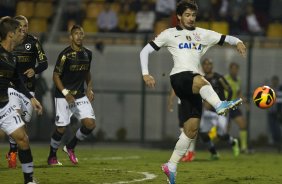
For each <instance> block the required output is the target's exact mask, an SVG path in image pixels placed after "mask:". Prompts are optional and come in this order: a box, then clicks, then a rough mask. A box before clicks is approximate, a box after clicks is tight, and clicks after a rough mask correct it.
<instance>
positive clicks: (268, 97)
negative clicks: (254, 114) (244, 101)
mask: <svg viewBox="0 0 282 184" xmlns="http://www.w3.org/2000/svg"><path fill="white" fill-rule="evenodd" d="M275 100H276V95H275V92H274V90H273V89H272V88H271V87H269V86H261V87H258V88H257V89H256V90H255V91H254V94H253V101H254V103H255V104H256V106H257V107H259V108H261V109H267V108H269V107H271V106H272V105H273V104H274V103H275Z"/></svg>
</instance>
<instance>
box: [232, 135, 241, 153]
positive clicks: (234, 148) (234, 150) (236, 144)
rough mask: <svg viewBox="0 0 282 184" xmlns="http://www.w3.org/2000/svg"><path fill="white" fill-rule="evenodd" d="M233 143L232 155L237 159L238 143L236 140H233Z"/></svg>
mask: <svg viewBox="0 0 282 184" xmlns="http://www.w3.org/2000/svg"><path fill="white" fill-rule="evenodd" d="M233 141H234V145H233V146H232V150H233V155H234V156H235V157H238V156H239V155H240V148H239V142H238V140H237V139H234V140H233Z"/></svg>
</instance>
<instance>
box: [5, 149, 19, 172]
mask: <svg viewBox="0 0 282 184" xmlns="http://www.w3.org/2000/svg"><path fill="white" fill-rule="evenodd" d="M6 159H7V161H8V167H9V168H11V169H15V168H17V152H10V153H7V155H6Z"/></svg>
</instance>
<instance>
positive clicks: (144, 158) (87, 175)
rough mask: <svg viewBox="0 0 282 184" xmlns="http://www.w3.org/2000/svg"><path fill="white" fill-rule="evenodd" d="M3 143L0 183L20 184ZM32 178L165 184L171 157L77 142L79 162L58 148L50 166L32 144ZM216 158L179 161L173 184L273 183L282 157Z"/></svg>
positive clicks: (60, 183)
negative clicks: (166, 164)
mask: <svg viewBox="0 0 282 184" xmlns="http://www.w3.org/2000/svg"><path fill="white" fill-rule="evenodd" d="M7 150H8V147H7V146H6V145H4V146H0V154H1V155H0V183H1V184H18V183H19V184H21V183H23V176H22V173H21V168H20V164H18V165H19V166H18V168H17V169H8V168H7V163H6V160H5V153H6V151H7ZM32 152H33V158H34V164H35V173H34V176H35V178H36V179H37V181H38V182H39V183H40V184H88V183H95V184H123V183H136V184H141V183H149V184H165V183H166V178H165V176H164V174H163V173H162V172H161V170H160V165H161V164H162V163H164V162H165V161H167V159H168V158H169V157H170V154H171V150H157V149H145V148H138V147H125V146H121V147H118V146H114V147H111V146H100V145H97V146H96V145H89V146H86V145H83V146H78V147H77V149H76V155H77V157H78V160H79V164H78V165H75V166H74V165H72V164H71V163H70V161H69V160H68V157H67V156H66V155H65V153H63V152H62V151H61V150H59V151H58V158H59V160H60V161H61V162H62V163H63V166H58V167H49V166H47V164H46V159H47V158H46V157H47V155H48V152H49V148H48V145H47V144H46V145H42V146H41V145H32ZM220 156H221V157H220V160H218V161H210V160H209V153H208V152H205V151H198V152H197V154H196V160H195V161H193V162H191V163H180V164H179V167H178V173H177V180H176V181H177V184H270V183H273V184H278V183H282V155H281V154H277V153H274V152H266V151H265V152H256V153H255V154H252V155H240V156H239V157H238V158H234V157H233V155H232V153H231V152H230V151H223V150H222V151H220Z"/></svg>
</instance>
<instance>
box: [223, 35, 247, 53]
mask: <svg viewBox="0 0 282 184" xmlns="http://www.w3.org/2000/svg"><path fill="white" fill-rule="evenodd" d="M224 37H225V38H224ZM222 39H224V42H226V43H228V44H230V45H234V46H236V47H237V50H238V52H239V53H240V54H241V55H242V56H243V57H246V55H247V51H246V50H247V49H246V46H245V44H244V43H243V41H242V40H240V39H239V38H236V37H234V36H231V35H226V36H225V35H222Z"/></svg>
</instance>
